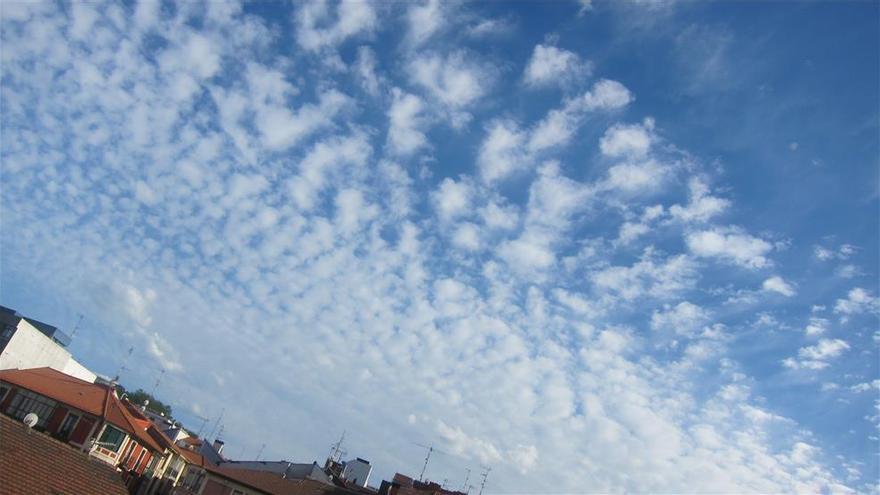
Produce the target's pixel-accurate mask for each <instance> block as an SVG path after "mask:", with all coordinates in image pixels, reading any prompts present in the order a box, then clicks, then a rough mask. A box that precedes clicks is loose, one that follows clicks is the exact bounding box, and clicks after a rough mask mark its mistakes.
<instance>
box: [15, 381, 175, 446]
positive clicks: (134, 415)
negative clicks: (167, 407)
mask: <svg viewBox="0 0 880 495" xmlns="http://www.w3.org/2000/svg"><path fill="white" fill-rule="evenodd" d="M0 381H2V382H6V383H11V384H13V385H16V386H19V387H21V388H24V389H27V390H30V391H32V392H36V393H38V394H40V395H43V396H46V397H49V398H50V399H52V400H55V401H57V402H60V403H62V404H66V405H68V406H70V407H73V408H75V409H79V410H81V411H84V412H86V413H89V414H91V415H94V416H98V417H102V418H104V419H106V420H107V421H108V422H110V423H111V424H113V425H114V426H117V427H119V428H121V429H123V430H124V431H126V432H128V433H129V434H132V435H134V436H135V437H136V438H137V439H138V441H139V442H140V443H141V444H142V445H144V446H146V447H147V448H149V449H151V450H153V451H154V452H162V451H163V450H164V447H163V446H162V445H160V444H159V443H158V442H157V441H156V440H155V439H154V438H153V437H152V436H151V435H150V433H149V432H148V429H149V428H150V427H151V426H152V422H151V421H150V420H149V419H147V418H146V416H144V415H143V414H141V413H140V411H138V410H137V408H136V407H134V406H133V405H132V404H129V403H127V402H126V401H123V400H121V399H119V397H117V396H116V393H115V392H114V391H113V389H112V388H111V387H109V386H107V385H100V384H96V383H89V382H87V381H85V380H80V379H79V378H74V377H72V376H70V375H66V374H64V373H62V372H60V371H57V370H54V369H52V368H32V369H24V370H21V369H12V370H0Z"/></svg>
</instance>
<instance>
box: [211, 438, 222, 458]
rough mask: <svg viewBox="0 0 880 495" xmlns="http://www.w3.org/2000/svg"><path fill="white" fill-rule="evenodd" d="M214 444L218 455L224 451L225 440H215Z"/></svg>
mask: <svg viewBox="0 0 880 495" xmlns="http://www.w3.org/2000/svg"><path fill="white" fill-rule="evenodd" d="M212 445H213V447H214V452H217V454H218V455H219V454H222V453H223V440H219V439H217V440H214V443H213V444H212Z"/></svg>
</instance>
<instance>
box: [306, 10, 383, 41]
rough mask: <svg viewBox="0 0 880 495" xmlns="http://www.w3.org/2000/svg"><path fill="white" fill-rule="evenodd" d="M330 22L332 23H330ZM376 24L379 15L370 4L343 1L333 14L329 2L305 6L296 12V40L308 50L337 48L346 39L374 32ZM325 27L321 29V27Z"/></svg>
mask: <svg viewBox="0 0 880 495" xmlns="http://www.w3.org/2000/svg"><path fill="white" fill-rule="evenodd" d="M330 19H333V21H332V22H330V23H329V24H328V22H329V21H330ZM376 23H377V19H376V13H375V11H374V10H373V7H372V5H371V4H370V3H368V2H362V1H359V0H341V1H340V2H339V4H338V5H337V6H336V9H335V12H333V13H331V11H330V8H329V7H328V5H327V2H323V1H320V2H312V3H307V4H302V5H301V6H300V8H299V11H298V12H297V13H296V18H295V24H296V41H297V43H299V45H300V46H301V47H303V48H305V49H306V50H310V51H317V50H320V49H322V48H326V47H335V46H336V45H338V44H340V43H342V42H343V41H345V40H346V39H348V38H350V37H352V36H356V35H359V34H365V33H371V32H372V31H373V29H375V27H376ZM322 24H324V25H326V26H325V27H319V26H320V25H322Z"/></svg>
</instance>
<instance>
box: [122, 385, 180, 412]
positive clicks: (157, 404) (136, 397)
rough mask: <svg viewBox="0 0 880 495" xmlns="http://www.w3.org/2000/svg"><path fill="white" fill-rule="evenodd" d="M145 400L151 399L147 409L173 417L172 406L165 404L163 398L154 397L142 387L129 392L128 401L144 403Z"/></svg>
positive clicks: (138, 403)
mask: <svg viewBox="0 0 880 495" xmlns="http://www.w3.org/2000/svg"><path fill="white" fill-rule="evenodd" d="M144 400H149V401H150V403H149V404H147V409H149V410H150V411H153V412H154V413H157V414H164V415H165V417H166V418H171V406H169V405H168V404H165V403H164V402H162V401H161V400H159V399H157V398H155V397H153V396H152V395H150V394H148V393H147V392H145V391H143V390H142V389H137V390H135V391H134V392H130V393H129V394H128V401H129V402H131V403H132V404H137V405H139V406H140V405H143V403H144Z"/></svg>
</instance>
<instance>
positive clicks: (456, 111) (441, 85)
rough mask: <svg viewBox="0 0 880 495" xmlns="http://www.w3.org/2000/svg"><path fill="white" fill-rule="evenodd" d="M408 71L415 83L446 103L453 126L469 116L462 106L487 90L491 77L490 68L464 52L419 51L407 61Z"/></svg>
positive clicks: (464, 120) (442, 102)
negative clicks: (430, 52) (450, 111)
mask: <svg viewBox="0 0 880 495" xmlns="http://www.w3.org/2000/svg"><path fill="white" fill-rule="evenodd" d="M409 71H410V78H411V79H412V81H413V82H414V83H415V84H417V85H419V86H422V87H423V88H425V89H427V90H428V92H429V93H430V95H431V96H432V97H434V98H435V99H436V100H437V101H438V102H439V103H441V104H443V105H445V106H448V107H450V109H451V110H452V111H453V114H452V115H451V116H450V118H451V120H452V124H453V125H454V126H456V127H458V126H460V125H462V124H464V123H466V122H467V121H468V120H469V119H470V116H469V115H468V114H466V113H463V110H464V109H465V108H466V107H468V106H470V105H472V104H473V103H475V102H476V101H477V100H478V99H479V98H480V97H481V96H483V95H484V94H485V93H486V92H487V91H489V89H490V87H491V84H492V80H493V77H494V76H493V75H492V69H490V68H487V67H486V66H485V65H479V64H478V63H477V62H476V61H473V60H470V59H468V57H467V56H466V55H465V53H464V52H454V53H452V54H449V55H446V56H441V55H436V54H435V55H420V56H418V57H416V58H415V59H413V60H412V61H411V62H410V63H409Z"/></svg>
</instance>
